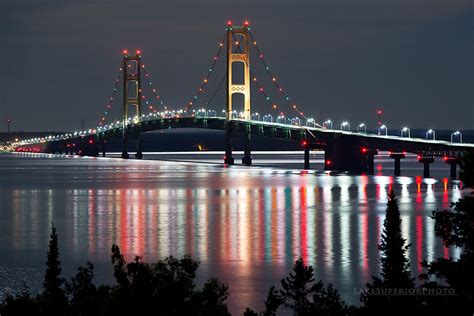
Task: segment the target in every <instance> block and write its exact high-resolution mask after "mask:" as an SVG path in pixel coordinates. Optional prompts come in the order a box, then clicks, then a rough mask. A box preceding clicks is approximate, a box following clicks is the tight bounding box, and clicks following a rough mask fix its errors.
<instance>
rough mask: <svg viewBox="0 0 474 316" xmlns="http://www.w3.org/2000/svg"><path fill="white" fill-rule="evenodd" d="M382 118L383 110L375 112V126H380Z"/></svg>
mask: <svg viewBox="0 0 474 316" xmlns="http://www.w3.org/2000/svg"><path fill="white" fill-rule="evenodd" d="M382 116H383V110H382V109H378V110H377V126H379V127H380V126H382Z"/></svg>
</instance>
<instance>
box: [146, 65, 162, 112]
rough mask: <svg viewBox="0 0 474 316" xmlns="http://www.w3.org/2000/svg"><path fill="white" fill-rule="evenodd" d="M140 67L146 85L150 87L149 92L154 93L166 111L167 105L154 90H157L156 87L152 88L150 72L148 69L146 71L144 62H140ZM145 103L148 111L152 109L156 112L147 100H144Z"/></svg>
mask: <svg viewBox="0 0 474 316" xmlns="http://www.w3.org/2000/svg"><path fill="white" fill-rule="evenodd" d="M142 69H143V73H144V74H145V78H146V79H147V81H148V86H149V87H150V89H151V92H152V93H153V95H154V97H155V99H156V100H157V102H159V103H160V105H161V106H162V107H163V109H164V110H165V111H166V110H167V107H166V106H165V104H164V102H163V100H162V98H161V96H160V95H159V94H158V93H157V92H156V91H157V90H156V88H153V83H152V81H151V76H150V73H149V72H148V71H146V67H145V64H142ZM146 105H147V106H148V108H149V110H150V111H153V112H155V113H156V112H157V111H156V109H154V108H153V106H152V105H150V104H149V102H148V101H146Z"/></svg>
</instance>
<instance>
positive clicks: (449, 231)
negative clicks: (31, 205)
mask: <svg viewBox="0 0 474 316" xmlns="http://www.w3.org/2000/svg"><path fill="white" fill-rule="evenodd" d="M461 167H462V172H461V174H460V177H461V180H462V181H463V183H464V185H465V186H466V187H468V188H470V190H471V192H470V193H471V194H470V195H468V196H466V197H464V198H463V199H460V200H459V201H458V202H457V203H455V204H454V205H453V207H452V209H450V210H441V211H435V212H433V218H434V219H435V231H436V234H437V236H439V237H441V238H442V239H443V242H444V243H445V245H446V246H457V247H460V248H461V249H462V253H461V256H460V258H459V259H457V260H454V259H452V258H449V259H445V258H439V259H437V260H435V261H433V262H423V265H424V267H425V268H426V273H424V274H423V275H421V276H420V278H421V280H422V285H421V286H418V287H417V286H416V285H415V279H414V278H413V277H412V274H411V271H410V269H409V261H408V258H407V256H406V252H407V250H408V248H409V245H407V244H406V240H405V239H403V238H402V235H401V229H400V227H401V219H400V212H399V210H398V203H397V200H396V197H395V194H394V193H393V192H390V195H389V200H388V203H387V210H386V216H385V220H384V224H383V226H384V227H383V232H382V237H381V243H380V245H379V250H380V252H381V259H380V266H381V274H380V277H375V276H374V277H373V279H372V282H370V283H368V284H367V286H366V289H365V291H362V293H361V296H360V300H361V303H362V304H361V306H360V307H355V306H349V305H347V304H346V303H345V302H344V301H343V300H342V299H341V297H340V295H339V293H338V291H337V290H336V289H334V288H333V287H332V285H331V284H328V285H325V284H324V283H323V282H322V281H318V282H316V280H315V278H314V270H313V267H311V266H307V265H305V263H304V262H303V260H302V259H298V260H296V262H295V264H294V267H293V271H292V272H290V273H289V275H288V276H287V277H285V278H283V279H282V280H281V282H280V285H279V286H278V287H276V286H273V287H271V288H270V289H269V291H268V294H267V299H266V301H265V305H264V306H265V308H264V310H263V311H260V312H255V311H253V310H251V309H250V308H247V309H246V310H245V311H243V314H244V315H246V316H256V315H262V316H270V315H277V314H278V313H279V312H281V311H286V312H287V313H288V312H289V313H290V314H294V315H301V316H302V315H331V316H338V315H381V314H390V315H401V314H404V313H406V314H407V313H410V314H411V313H418V314H422V315H424V314H434V315H438V314H441V313H451V314H453V312H454V314H456V315H472V314H473V312H474V299H473V290H474V269H473V267H474V247H473V246H474V191H472V189H473V188H474V153H471V154H469V155H466V157H465V158H464V160H463V162H462V166H461ZM111 262H112V265H113V268H114V277H115V285H112V286H109V285H100V286H96V285H95V284H94V283H93V278H94V266H93V264H92V263H90V262H87V263H86V265H85V266H83V267H79V268H78V270H77V274H76V275H75V276H73V277H72V278H71V279H70V280H64V279H63V278H62V277H61V263H60V260H59V247H58V236H57V234H56V229H55V227H54V225H53V226H52V229H51V235H50V242H49V250H48V253H47V262H46V271H45V275H44V282H43V290H42V292H41V293H40V294H38V295H33V294H32V293H31V292H30V291H29V290H28V289H24V290H22V291H20V292H19V293H16V294H9V295H7V296H6V297H5V299H4V301H3V302H1V303H0V315H2V316H7V315H48V316H56V315H71V316H86V315H87V316H88V315H230V313H229V310H228V307H227V304H226V299H227V298H228V295H229V289H228V287H227V286H226V285H225V284H223V283H221V282H220V281H219V280H217V279H214V278H211V279H209V280H207V282H205V283H204V284H203V285H202V286H201V287H197V286H196V284H195V277H196V272H197V269H198V267H199V262H198V261H196V260H194V259H192V258H191V257H189V256H184V257H182V258H180V259H178V258H174V257H168V258H166V259H164V260H160V261H158V262H157V263H154V264H148V263H145V262H143V261H142V260H141V259H140V257H135V259H134V260H133V261H132V262H128V263H127V262H126V261H125V260H124V257H123V255H122V254H121V252H120V249H119V247H118V246H116V245H113V246H112V249H111ZM434 278H436V279H437V282H436V281H433V279H434Z"/></svg>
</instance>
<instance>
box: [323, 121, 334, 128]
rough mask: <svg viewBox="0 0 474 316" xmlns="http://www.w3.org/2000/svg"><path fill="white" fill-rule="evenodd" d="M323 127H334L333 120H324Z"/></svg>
mask: <svg viewBox="0 0 474 316" xmlns="http://www.w3.org/2000/svg"><path fill="white" fill-rule="evenodd" d="M323 128H325V129H332V121H331V120H326V121H324V122H323Z"/></svg>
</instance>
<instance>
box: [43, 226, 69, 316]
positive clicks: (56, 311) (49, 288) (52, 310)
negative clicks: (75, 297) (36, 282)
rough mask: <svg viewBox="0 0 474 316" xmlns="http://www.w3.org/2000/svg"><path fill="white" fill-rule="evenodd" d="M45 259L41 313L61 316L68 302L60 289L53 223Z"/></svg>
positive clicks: (57, 249)
mask: <svg viewBox="0 0 474 316" xmlns="http://www.w3.org/2000/svg"><path fill="white" fill-rule="evenodd" d="M46 257H47V260H46V272H45V275H44V281H43V292H42V293H41V295H40V302H41V313H42V314H45V315H63V314H64V312H65V310H66V307H67V303H68V302H67V297H66V295H65V293H64V289H63V287H62V286H63V283H64V279H63V278H61V262H60V261H59V247H58V236H57V234H56V227H55V226H54V224H53V223H52V224H51V234H50V240H49V250H48V253H47V256H46Z"/></svg>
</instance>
